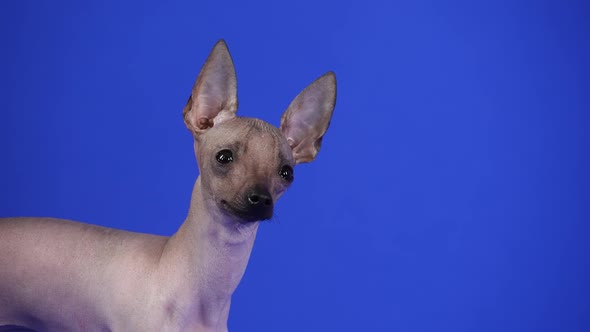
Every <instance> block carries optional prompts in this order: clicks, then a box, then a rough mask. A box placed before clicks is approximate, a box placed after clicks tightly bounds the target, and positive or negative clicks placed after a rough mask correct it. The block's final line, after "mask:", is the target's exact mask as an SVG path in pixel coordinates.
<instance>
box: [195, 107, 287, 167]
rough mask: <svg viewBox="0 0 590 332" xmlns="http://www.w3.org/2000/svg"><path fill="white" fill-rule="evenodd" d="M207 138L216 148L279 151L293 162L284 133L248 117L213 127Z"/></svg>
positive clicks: (283, 157) (261, 121)
mask: <svg viewBox="0 0 590 332" xmlns="http://www.w3.org/2000/svg"><path fill="white" fill-rule="evenodd" d="M212 129H213V130H210V134H211V135H208V136H209V137H207V139H208V140H211V141H214V142H215V143H214V144H213V146H215V148H217V149H220V148H232V147H233V148H236V149H237V148H239V149H240V150H242V151H250V152H249V153H256V154H264V153H268V152H269V151H273V150H275V151H277V152H278V154H279V155H280V158H281V159H284V160H285V161H286V162H291V163H292V162H293V160H292V153H291V149H290V147H289V145H288V143H287V140H286V139H285V137H284V136H283V133H282V132H281V131H280V130H279V129H278V128H277V127H275V126H273V125H272V124H270V123H268V122H266V121H263V120H260V119H256V118H247V117H235V118H233V119H230V120H227V121H224V122H222V123H220V124H219V125H218V126H217V127H215V126H214V127H213V128H212Z"/></svg>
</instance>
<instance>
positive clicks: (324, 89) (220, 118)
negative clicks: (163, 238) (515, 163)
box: [183, 40, 336, 222]
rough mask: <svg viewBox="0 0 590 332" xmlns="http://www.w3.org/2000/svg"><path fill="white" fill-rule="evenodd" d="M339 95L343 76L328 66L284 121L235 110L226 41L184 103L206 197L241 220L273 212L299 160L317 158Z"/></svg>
mask: <svg viewBox="0 0 590 332" xmlns="http://www.w3.org/2000/svg"><path fill="white" fill-rule="evenodd" d="M335 102H336V77H335V75H334V73H332V72H328V73H326V74H324V75H323V76H321V77H320V78H318V79H317V80H315V81H314V82H313V83H311V84H310V85H309V86H308V87H307V88H305V89H304V90H303V91H302V92H301V93H300V94H299V95H298V96H297V97H295V99H294V100H293V101H292V102H291V104H290V105H289V107H288V108H287V110H286V111H285V112H284V113H283V116H282V117H281V125H280V128H276V127H275V126H273V125H271V124H269V123H267V122H265V121H262V120H259V119H254V118H245V117H238V116H236V111H237V108H238V99H237V90H236V74H235V69H234V65H233V62H232V59H231V56H230V54H229V51H228V49H227V45H226V44H225V42H224V41H223V40H221V41H219V42H218V43H217V44H216V45H215V47H213V50H212V51H211V53H210V54H209V57H208V58H207V61H206V62H205V64H204V65H203V68H202V69H201V72H200V73H199V76H198V77H197V80H196V82H195V85H194V87H193V90H192V94H191V96H190V98H189V100H188V102H187V104H186V106H185V107H184V110H183V115H184V122H185V124H186V126H187V128H188V129H189V130H190V131H191V133H192V134H193V137H194V138H195V155H196V157H197V160H198V165H199V170H200V173H201V185H202V188H203V190H204V192H206V194H207V197H206V198H207V199H211V200H213V201H214V202H215V204H216V205H217V206H218V207H219V208H220V210H222V211H224V213H227V214H228V215H230V216H232V217H236V218H237V219H238V220H240V221H244V222H248V221H258V220H265V219H270V218H271V217H272V215H273V207H274V202H276V200H277V199H278V198H279V197H280V196H281V194H282V193H283V192H284V191H285V190H286V189H287V187H288V186H289V185H290V184H291V183H292V182H293V179H294V174H293V167H294V166H295V165H296V164H299V163H304V162H310V161H312V160H314V159H315V157H316V155H317V153H318V151H319V149H320V146H321V142H322V137H323V136H324V134H325V133H326V130H327V129H328V126H329V124H330V119H331V117H332V112H333V110H334V105H335Z"/></svg>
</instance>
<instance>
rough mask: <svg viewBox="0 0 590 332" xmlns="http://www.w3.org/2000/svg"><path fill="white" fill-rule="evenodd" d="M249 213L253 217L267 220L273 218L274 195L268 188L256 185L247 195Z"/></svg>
mask: <svg viewBox="0 0 590 332" xmlns="http://www.w3.org/2000/svg"><path fill="white" fill-rule="evenodd" d="M247 199H248V214H249V215H250V216H251V217H252V219H256V220H266V219H270V218H272V213H273V205H274V204H273V201H272V196H270V193H269V192H268V190H267V189H266V188H262V187H255V188H253V189H252V190H251V191H250V193H248V195H247Z"/></svg>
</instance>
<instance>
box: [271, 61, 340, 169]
mask: <svg viewBox="0 0 590 332" xmlns="http://www.w3.org/2000/svg"><path fill="white" fill-rule="evenodd" d="M335 103H336V75H334V73H333V72H327V73H326V74H324V75H323V76H321V77H320V78H318V79H317V80H315V81H314V82H313V83H311V84H310V85H309V86H308V87H307V88H305V90H303V91H302V92H301V93H300V94H299V95H298V96H297V97H295V99H293V101H292V102H291V104H290V105H289V108H287V110H286V111H285V113H283V116H282V117H281V131H282V132H283V135H285V137H286V138H287V142H289V145H290V146H291V149H292V150H293V159H295V163H296V164H300V163H306V162H310V161H312V160H314V159H315V157H316V155H317V153H318V151H319V150H320V145H321V143H322V137H323V136H324V134H325V133H326V130H328V126H329V125H330V119H331V118H332V112H333V111H334V105H335Z"/></svg>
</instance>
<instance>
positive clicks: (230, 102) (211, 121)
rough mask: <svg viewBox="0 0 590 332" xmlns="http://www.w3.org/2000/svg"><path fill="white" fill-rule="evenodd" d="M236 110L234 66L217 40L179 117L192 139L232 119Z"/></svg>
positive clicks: (225, 49) (226, 50) (224, 44)
mask: <svg viewBox="0 0 590 332" xmlns="http://www.w3.org/2000/svg"><path fill="white" fill-rule="evenodd" d="M237 108H238V97H237V81H236V72H235V68H234V64H233V61H232V58H231V55H230V54H229V50H228V48H227V44H226V43H225V41H224V40H223V39H222V40H219V41H218V42H217V43H216V44H215V46H214V47H213V49H212V50H211V53H210V54H209V56H208V57H207V60H206V61H205V64H204V65H203V68H202V69H201V72H200V73H199V76H198V77H197V80H196V81H195V84H194V86H193V89H192V93H191V96H190V97H189V99H188V102H187V103H186V106H185V107H184V109H183V111H182V113H183V117H184V122H185V125H186V126H187V128H188V129H189V130H190V131H191V132H192V133H193V134H195V135H197V134H200V133H202V132H204V131H206V130H207V129H209V128H211V127H213V125H215V124H219V123H221V122H223V121H225V120H227V119H230V118H233V117H234V116H235V113H236V111H237Z"/></svg>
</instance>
